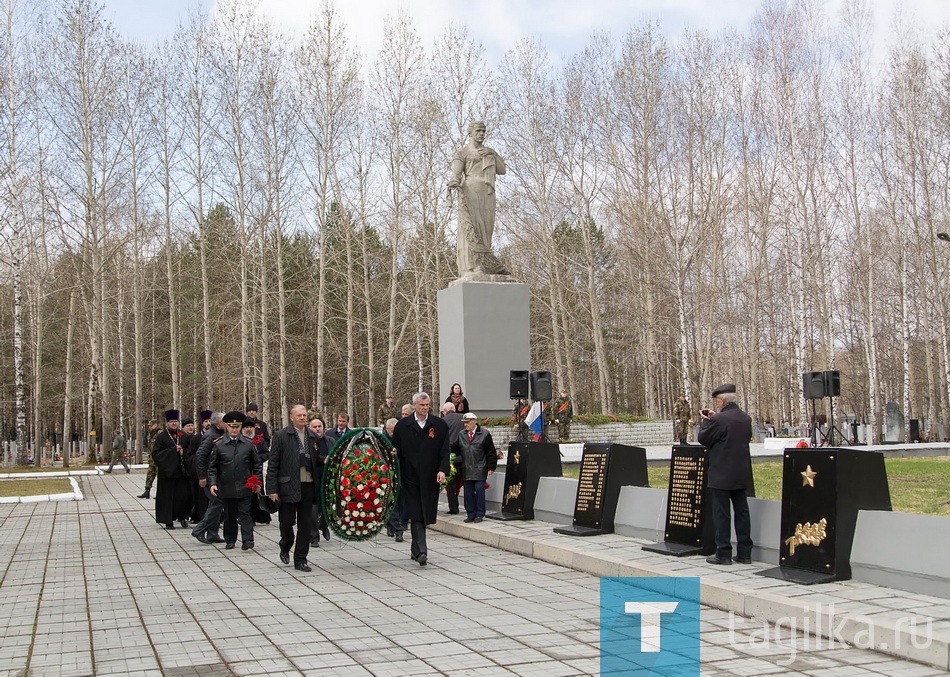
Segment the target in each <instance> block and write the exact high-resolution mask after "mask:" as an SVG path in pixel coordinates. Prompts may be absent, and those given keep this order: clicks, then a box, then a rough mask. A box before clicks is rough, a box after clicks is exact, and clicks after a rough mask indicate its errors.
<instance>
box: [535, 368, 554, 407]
mask: <svg viewBox="0 0 950 677" xmlns="http://www.w3.org/2000/svg"><path fill="white" fill-rule="evenodd" d="M553 394H554V393H553V391H552V390H551V372H549V371H532V372H531V399H532V400H534V401H535V402H550V401H551V400H552V399H554V398H553Z"/></svg>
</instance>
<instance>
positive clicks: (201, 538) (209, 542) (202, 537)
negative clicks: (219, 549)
mask: <svg viewBox="0 0 950 677" xmlns="http://www.w3.org/2000/svg"><path fill="white" fill-rule="evenodd" d="M192 536H194V537H195V538H197V539H198V542H199V543H204V544H206V545H211V541H209V540H208V539H207V538H205V537H204V536H203V535H202V534H192Z"/></svg>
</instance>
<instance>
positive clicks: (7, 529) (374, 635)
mask: <svg viewBox="0 0 950 677" xmlns="http://www.w3.org/2000/svg"><path fill="white" fill-rule="evenodd" d="M81 482H82V489H83V492H84V494H85V497H86V498H85V500H84V501H81V502H65V503H30V504H11V505H3V506H0V674H4V675H41V676H42V675H97V676H104V675H167V676H174V677H179V676H182V677H183V676H186V675H187V676H200V677H218V676H222V677H223V676H225V675H348V676H357V675H393V676H396V675H434V674H446V675H479V676H481V675H486V676H491V675H526V676H527V675H536V676H538V677H557V676H558V675H587V674H597V672H598V666H599V660H598V640H599V627H598V619H599V608H598V597H599V592H598V590H599V579H598V578H597V577H596V576H595V575H592V574H590V573H587V572H585V571H581V570H577V569H576V568H569V567H565V566H561V565H558V564H555V563H551V562H547V561H543V560H541V559H536V558H533V557H527V556H524V555H521V554H517V553H515V552H511V551H508V550H504V549H500V548H497V547H493V546H491V545H487V544H485V543H481V542H478V540H468V539H465V538H459V537H454V536H451V535H448V534H445V533H439V532H433V533H431V534H430V538H429V547H430V552H429V556H430V564H429V565H428V566H426V567H420V566H419V565H418V564H416V563H415V562H413V561H412V560H411V559H410V558H409V543H408V542H406V543H395V542H394V541H393V539H390V538H386V537H385V536H382V537H379V538H378V539H377V540H376V541H374V542H371V543H362V544H342V543H341V542H340V541H339V540H338V539H333V540H331V541H330V542H329V543H325V542H324V543H323V544H322V547H321V548H319V549H318V550H314V551H312V554H311V564H312V565H314V571H313V572H312V573H309V574H307V573H301V572H297V571H295V570H294V569H293V568H292V567H287V566H283V565H281V564H280V561H279V560H278V557H277V555H278V547H277V544H276V540H277V538H278V530H277V526H276V520H275V521H274V522H273V523H272V524H271V525H269V526H263V527H261V526H258V527H257V528H256V530H255V541H256V549H255V550H253V551H247V552H245V551H242V550H241V549H240V548H237V549H234V550H230V551H226V550H224V549H223V547H222V546H210V545H202V544H200V543H198V542H197V541H196V540H195V539H194V538H193V537H192V536H191V535H190V530H187V529H181V528H178V529H175V530H173V531H165V530H164V529H163V528H161V526H159V525H158V524H156V523H155V521H154V516H153V513H152V512H151V510H152V501H145V500H139V499H137V498H135V494H137V493H138V492H139V491H140V490H141V483H142V473H140V472H135V473H133V474H132V475H126V474H125V473H121V474H117V475H104V476H97V477H86V478H83V479H82V480H81ZM440 518H441V519H445V518H442V517H441V516H440ZM454 523H458V524H459V525H461V522H460V521H458V520H457V518H456V517H455V516H453V517H452V518H450V519H448V520H446V526H449V525H450V524H454ZM465 526H467V525H465ZM475 526H478V527H480V528H481V531H479V532H478V533H484V531H485V530H491V529H493V528H494V529H499V530H505V529H508V530H511V529H515V528H517V527H515V526H513V525H502V524H499V523H490V522H488V521H486V522H485V523H482V524H480V525H475ZM472 533H476V532H472ZM482 540H484V539H482ZM587 540H588V542H589V543H590V546H591V547H592V550H591V552H592V553H596V548H593V546H595V545H596V543H595V541H594V540H593V539H587ZM675 562H676V561H675V560H674V561H673V563H675ZM575 564H576V562H575ZM856 601H859V600H856ZM742 621H743V619H741V618H737V617H735V616H733V617H731V618H730V615H729V614H728V613H727V612H725V611H722V610H718V609H712V608H709V607H703V611H702V625H703V628H702V630H703V637H702V661H703V665H702V673H703V674H708V675H762V674H783V675H818V674H820V675H864V674H866V675H891V676H893V677H896V676H898V675H936V674H945V672H944V671H942V670H938V669H936V668H934V667H932V666H925V665H922V664H919V663H914V662H910V661H906V660H900V659H896V658H891V657H888V656H885V655H882V654H879V653H874V652H871V651H861V650H858V649H849V648H842V647H838V648H834V649H828V648H821V649H815V648H814V647H813V645H814V642H812V647H809V648H807V649H806V648H805V647H801V648H798V649H797V650H796V653H795V654H794V659H792V654H791V646H792V645H793V644H794V642H799V644H802V643H803V642H804V641H807V640H806V639H805V638H798V639H792V638H790V637H787V635H786V639H787V641H785V642H784V644H783V643H782V642H773V643H771V644H770V645H768V646H765V645H764V644H763V643H762V642H758V643H756V642H755V641H754V636H755V633H756V632H757V631H758V632H761V624H753V623H751V622H749V623H748V624H746V625H743V624H742ZM730 624H731V625H730ZM730 627H731V629H730Z"/></svg>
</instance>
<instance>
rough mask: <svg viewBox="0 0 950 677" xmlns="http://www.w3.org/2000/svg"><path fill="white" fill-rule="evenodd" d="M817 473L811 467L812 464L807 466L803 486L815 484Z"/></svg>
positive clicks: (803, 476) (803, 474)
mask: <svg viewBox="0 0 950 677" xmlns="http://www.w3.org/2000/svg"><path fill="white" fill-rule="evenodd" d="M817 474H818V473H816V472H815V471H814V470H812V469H811V466H810V465H807V466H805V472H803V473H802V486H803V487H805V486H808V487H813V486H815V476H816V475H817Z"/></svg>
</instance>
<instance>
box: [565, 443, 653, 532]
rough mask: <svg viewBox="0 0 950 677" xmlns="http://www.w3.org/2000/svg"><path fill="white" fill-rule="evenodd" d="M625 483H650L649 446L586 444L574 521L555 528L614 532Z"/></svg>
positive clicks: (638, 484) (571, 530) (578, 481)
mask: <svg viewBox="0 0 950 677" xmlns="http://www.w3.org/2000/svg"><path fill="white" fill-rule="evenodd" d="M624 485H627V486H637V487H648V486H650V482H649V479H648V476H647V452H646V449H643V448H642V447H630V446H627V445H624V444H585V445H584V452H583V454H582V455H581V468H580V475H579V476H578V480H577V497H576V498H575V501H574V521H573V523H572V524H571V525H570V526H564V527H556V528H555V529H554V531H555V532H556V533H559V534H567V535H570V536H594V535H596V534H609V533H613V530H614V515H615V514H616V512H617V501H618V500H619V498H620V487H622V486H624Z"/></svg>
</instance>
